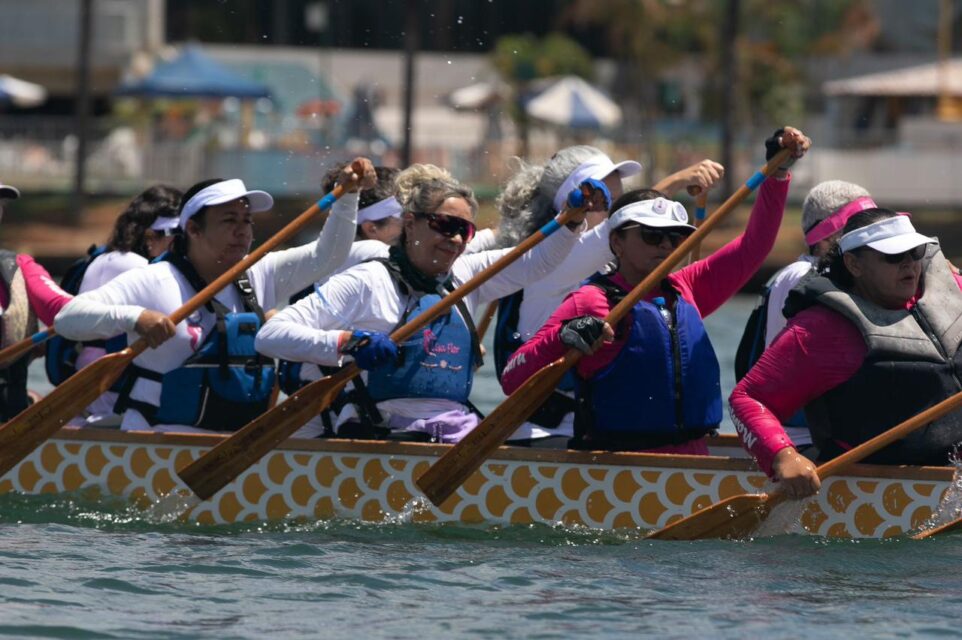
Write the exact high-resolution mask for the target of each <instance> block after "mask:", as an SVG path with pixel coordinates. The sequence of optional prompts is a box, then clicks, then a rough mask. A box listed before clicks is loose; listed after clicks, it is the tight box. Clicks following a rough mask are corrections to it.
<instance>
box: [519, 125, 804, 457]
mask: <svg viewBox="0 0 962 640" xmlns="http://www.w3.org/2000/svg"><path fill="white" fill-rule="evenodd" d="M773 143H774V144H773ZM809 144H810V143H809V140H808V139H807V138H806V137H805V136H804V135H803V134H802V133H801V132H800V131H798V130H797V129H791V128H787V129H785V130H784V132H781V135H779V136H776V139H775V140H772V141H769V142H768V143H766V147H767V153H768V155H769V157H771V156H773V155H775V152H776V151H777V149H778V148H780V147H786V148H790V149H792V150H793V155H794V157H795V158H797V157H800V156H801V155H803V154H804V153H805V151H806V150H807V148H808V146H809ZM789 181H790V180H789V176H788V172H787V166H786V167H782V168H780V169H779V170H778V172H776V174H775V175H774V176H773V177H772V178H769V179H767V180H766V181H765V182H764V183H763V184H762V186H761V188H760V190H759V195H758V200H757V201H756V203H755V206H754V208H753V209H752V215H751V218H750V219H749V222H748V227H747V228H746V230H745V233H744V234H743V235H741V236H739V237H738V238H736V239H735V240H733V241H732V242H730V243H728V244H727V245H725V246H724V247H722V248H721V249H720V250H718V251H716V252H715V253H714V254H712V255H711V256H710V257H708V258H706V259H704V260H700V261H698V262H695V263H693V264H691V265H689V266H687V267H685V268H684V269H681V270H680V271H678V272H676V273H674V274H672V275H671V276H669V277H668V278H666V280H665V282H664V284H663V285H662V286H661V287H659V288H657V289H655V290H653V291H652V292H651V293H650V294H649V295H648V296H647V298H646V299H645V300H644V301H643V302H640V303H639V304H638V305H636V306H635V307H634V309H633V310H632V313H631V315H630V316H629V317H628V318H626V320H625V322H624V323H622V325H621V326H619V327H618V328H617V332H613V331H612V328H611V327H609V326H608V325H607V323H605V322H604V321H603V320H602V318H604V317H605V316H606V315H607V314H608V312H609V311H610V310H611V308H612V307H613V306H614V305H615V304H617V302H618V301H619V300H621V299H622V297H623V296H624V294H625V293H626V292H627V291H629V290H631V289H632V288H633V287H635V286H636V285H637V284H638V283H640V282H641V281H642V280H643V279H644V278H645V277H646V276H647V275H648V274H649V273H651V271H652V270H653V269H655V268H656V267H657V266H658V265H659V264H660V263H661V262H662V261H663V260H664V259H665V258H666V257H668V255H670V254H671V252H672V251H673V250H674V249H675V248H676V247H678V246H679V245H680V244H681V243H682V241H683V240H684V238H685V237H687V236H688V235H690V234H691V233H692V232H693V231H694V227H692V226H691V225H689V224H688V214H687V212H686V211H685V208H684V207H683V206H682V205H681V204H680V203H677V202H674V201H671V200H668V199H665V198H654V199H651V197H650V195H651V194H650V193H647V192H646V191H644V190H639V191H636V192H629V193H627V194H625V195H624V196H622V197H621V198H619V199H618V201H616V202H615V204H614V205H613V207H612V209H613V211H614V212H613V213H612V215H611V217H610V218H609V220H608V227H609V228H610V229H611V231H610V234H609V241H610V243H611V251H612V253H613V254H614V255H615V260H616V261H615V269H614V272H613V273H610V274H608V275H605V274H601V273H599V274H596V275H595V276H592V278H591V279H590V281H589V284H587V285H585V286H583V287H581V288H580V289H578V290H577V291H575V292H573V293H572V294H571V295H569V296H568V297H567V298H566V299H565V301H564V302H563V303H562V305H561V306H560V307H559V308H558V309H557V310H556V311H555V312H554V313H553V314H552V316H551V317H550V318H549V319H548V322H547V323H545V325H544V326H543V327H542V328H541V329H540V330H539V331H538V332H537V333H536V334H535V337H534V338H533V339H532V340H530V341H529V342H527V343H525V344H524V346H522V347H521V348H520V349H519V350H518V352H517V354H516V355H515V356H514V357H513V358H512V359H511V361H510V362H509V363H508V365H507V367H506V368H505V370H504V375H503V378H502V383H503V385H502V386H503V387H504V390H505V393H513V392H514V391H515V390H516V389H517V388H518V387H519V386H521V384H522V383H523V382H524V381H525V380H527V379H528V378H529V377H530V376H531V375H532V374H534V373H535V372H536V371H538V370H539V369H540V368H542V367H544V366H545V365H547V364H549V363H550V362H552V361H554V360H556V359H558V358H560V357H562V356H564V354H565V352H566V351H567V350H568V349H569V348H572V347H574V348H578V349H580V350H582V351H584V352H585V353H586V354H588V355H587V356H586V357H583V358H582V359H581V360H580V361H579V363H578V365H577V369H576V371H577V404H578V407H577V415H576V419H575V437H574V438H573V439H572V441H571V443H570V445H571V446H573V447H576V448H598V449H610V450H654V451H662V452H675V453H690V454H706V453H707V452H708V448H707V445H706V444H705V442H704V438H703V436H704V435H706V434H707V433H709V432H711V431H712V430H714V429H715V428H716V427H717V426H718V423H719V422H720V421H721V417H722V416H721V394H720V386H719V379H718V375H719V374H718V361H717V359H716V358H715V354H714V350H713V349H712V346H711V342H710V341H709V339H708V335H707V334H706V333H705V328H704V325H703V324H702V318H703V317H705V316H707V315H709V314H711V313H713V312H714V311H715V310H716V309H718V307H720V306H721V305H722V304H723V303H724V302H725V301H726V300H728V299H729V298H730V297H731V296H732V295H734V294H735V293H736V292H737V291H738V290H739V289H740V288H741V287H742V286H743V285H744V284H745V282H747V281H748V279H749V278H750V277H751V275H752V274H753V273H754V272H755V271H756V270H757V269H758V267H759V266H760V265H761V263H762V260H763V259H764V258H765V256H766V255H768V252H769V251H770V250H771V248H772V246H773V245H774V242H775V237H776V235H777V233H778V227H779V224H780V223H781V219H782V214H783V212H784V207H785V198H786V195H787V193H788V186H789ZM534 444H539V443H534Z"/></svg>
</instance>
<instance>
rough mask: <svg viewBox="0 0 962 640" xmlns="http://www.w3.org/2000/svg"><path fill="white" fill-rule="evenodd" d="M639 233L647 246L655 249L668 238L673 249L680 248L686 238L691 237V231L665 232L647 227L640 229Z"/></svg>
mask: <svg viewBox="0 0 962 640" xmlns="http://www.w3.org/2000/svg"><path fill="white" fill-rule="evenodd" d="M638 229H639V233H640V234H641V239H642V240H643V241H644V243H645V244H650V245H651V246H653V247H657V246H658V245H660V244H661V243H662V242H664V241H665V238H668V242H670V243H671V246H672V247H678V245H680V244H681V243H682V242H684V241H685V238H687V237H688V236H690V235H691V233H692V232H691V231H688V230H685V231H663V230H660V229H650V228H647V227H638Z"/></svg>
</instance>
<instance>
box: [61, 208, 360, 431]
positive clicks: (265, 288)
mask: <svg viewBox="0 0 962 640" xmlns="http://www.w3.org/2000/svg"><path fill="white" fill-rule="evenodd" d="M356 217H357V195H356V194H345V195H344V196H343V197H341V198H340V199H339V200H338V201H336V202H335V203H334V205H333V206H332V207H331V215H330V216H329V217H328V220H327V223H326V224H325V225H324V229H323V230H322V231H321V233H320V234H319V236H318V238H317V241H316V242H314V243H311V244H307V245H303V246H300V247H295V248H292V249H286V250H283V251H272V252H271V253H268V254H267V255H266V256H264V258H263V259H261V260H260V261H259V262H257V263H256V264H254V265H253V266H252V267H251V268H250V269H249V270H248V272H247V273H248V276H249V278H250V282H251V286H252V287H253V289H254V293H255V295H256V296H257V300H258V302H259V303H260V305H261V306H262V307H263V308H264V309H272V308H274V307H275V306H277V304H278V303H281V302H286V301H287V299H288V298H289V297H290V296H291V295H293V294H294V293H296V292H298V291H300V290H301V289H303V288H304V287H306V286H308V285H310V284H311V283H313V282H315V281H317V280H320V279H322V278H324V277H326V276H327V275H328V274H330V273H332V272H333V271H335V270H336V269H337V268H338V267H339V266H340V264H341V263H342V262H344V260H345V258H346V257H347V254H348V252H349V251H350V249H351V244H352V243H353V240H354V232H355V219H356ZM195 293H196V291H194V289H193V288H192V287H191V286H190V284H189V283H188V282H187V279H186V278H185V277H184V276H183V274H181V273H180V272H179V271H177V269H175V268H174V267H173V265H171V264H170V263H169V262H159V263H156V264H150V265H148V266H146V267H144V268H142V269H135V270H133V271H128V272H126V273H123V274H121V275H120V276H118V277H116V278H115V279H113V280H112V281H110V282H109V283H107V284H106V285H104V286H102V287H100V288H98V289H96V290H94V291H90V292H88V293H84V294H82V295H80V296H77V297H76V298H74V299H73V300H72V301H71V302H70V303H68V304H67V305H66V306H64V308H63V309H61V311H60V313H59V314H57V317H56V319H55V321H54V322H55V327H56V329H57V332H58V333H60V334H61V335H63V336H65V337H68V338H71V339H74V340H95V339H106V338H110V337H112V336H115V335H118V334H121V333H126V334H127V340H128V342H130V343H133V342H135V341H136V340H137V339H138V337H139V336H138V335H137V334H136V333H135V332H134V326H135V325H136V323H137V319H138V318H139V317H140V314H141V313H143V311H144V310H145V309H152V310H155V311H160V312H161V313H165V314H171V313H173V312H174V311H175V310H177V309H178V308H180V307H181V306H183V305H184V303H185V302H187V300H189V299H190V298H191V297H193V296H194V294H195ZM215 297H216V298H217V300H219V301H220V302H221V303H222V304H223V305H224V306H225V307H227V309H228V310H229V311H232V312H240V311H243V310H244V305H243V300H242V299H241V296H240V293H239V292H238V290H237V287H234V286H228V287H227V288H225V289H223V290H222V291H220V293H218V294H217V295H216V296H215ZM214 323H215V316H214V314H213V313H211V312H210V311H208V310H207V308H206V307H201V308H200V309H199V310H198V311H196V312H194V313H193V314H192V315H191V316H190V317H189V318H187V320H185V321H184V322H181V323H180V324H178V325H177V328H176V331H175V334H174V336H173V337H172V338H171V339H170V340H168V341H167V342H165V343H164V344H162V345H161V346H159V347H157V348H156V349H147V350H146V351H144V353H142V354H141V355H139V356H138V357H137V358H136V359H135V360H134V363H135V364H136V365H138V366H140V367H143V368H145V369H150V370H151V371H156V372H158V373H167V372H168V371H172V370H174V369H176V368H178V367H180V366H181V365H182V364H183V363H184V362H185V361H186V360H187V358H189V357H190V356H191V355H192V354H193V353H194V352H195V351H196V350H197V349H198V348H199V347H200V346H201V345H202V344H203V343H204V340H206V338H207V336H208V335H209V333H210V331H211V330H212V329H213V327H214ZM160 390H161V386H160V383H159V382H155V381H152V380H145V379H140V380H138V381H137V382H136V383H135V384H134V387H133V389H132V390H131V397H132V398H133V399H134V400H140V401H143V402H148V403H151V404H155V405H156V404H158V403H159V401H160ZM121 428H123V429H145V428H150V425H149V423H148V422H147V421H146V419H145V418H144V417H143V416H142V415H141V414H140V412H138V411H136V410H134V409H129V410H127V411H126V412H125V414H124V418H123V422H122V424H121ZM153 429H155V430H158V431H182V432H198V431H201V430H199V429H195V428H191V427H188V426H186V425H155V426H154V427H153Z"/></svg>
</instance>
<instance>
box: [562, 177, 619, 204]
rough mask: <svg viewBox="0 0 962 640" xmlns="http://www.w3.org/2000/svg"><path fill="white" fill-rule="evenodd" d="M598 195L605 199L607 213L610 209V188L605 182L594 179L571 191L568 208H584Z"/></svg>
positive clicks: (589, 179)
mask: <svg viewBox="0 0 962 640" xmlns="http://www.w3.org/2000/svg"><path fill="white" fill-rule="evenodd" d="M596 193H597V194H600V195H601V197H602V198H604V204H605V211H607V210H608V209H610V208H611V192H610V191H608V187H606V186H605V183H604V182H602V181H601V180H595V179H594V178H588V179H587V180H585V181H583V182H582V183H581V184H579V185H578V187H577V188H575V189H572V190H571V193H569V194H568V206H569V207H571V208H577V207H583V206H585V204H586V202H587V201H589V200H591V199H593V198H592V197H593V196H594V195H595V194H596ZM599 204H600V203H599Z"/></svg>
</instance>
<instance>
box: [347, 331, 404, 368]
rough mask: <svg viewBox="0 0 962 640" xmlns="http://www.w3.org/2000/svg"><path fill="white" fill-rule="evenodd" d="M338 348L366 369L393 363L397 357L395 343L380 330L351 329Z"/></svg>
mask: <svg viewBox="0 0 962 640" xmlns="http://www.w3.org/2000/svg"><path fill="white" fill-rule="evenodd" d="M340 350H341V353H344V354H347V355H349V356H353V357H354V362H356V363H357V366H359V367H361V368H362V369H366V370H368V371H372V370H374V369H380V368H381V367H384V366H387V365H390V364H393V363H394V362H396V361H397V358H398V352H397V345H396V344H394V341H393V340H391V337H390V336H388V335H387V334H386V333H381V332H380V331H353V332H351V337H349V338H348V339H347V341H346V342H345V343H344V344H343V345H341V349H340Z"/></svg>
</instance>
